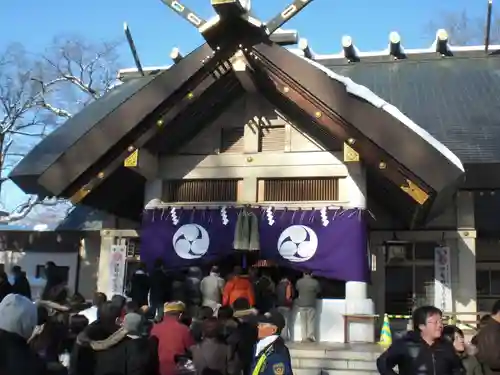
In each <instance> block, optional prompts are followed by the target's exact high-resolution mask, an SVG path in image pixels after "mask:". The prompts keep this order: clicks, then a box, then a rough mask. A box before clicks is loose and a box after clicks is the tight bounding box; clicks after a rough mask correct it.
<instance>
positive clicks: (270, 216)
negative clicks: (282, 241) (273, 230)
mask: <svg viewBox="0 0 500 375" xmlns="http://www.w3.org/2000/svg"><path fill="white" fill-rule="evenodd" d="M266 216H267V223H268V224H269V225H273V224H274V223H275V221H274V214H273V208H272V207H268V208H267V209H266Z"/></svg>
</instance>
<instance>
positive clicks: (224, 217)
mask: <svg viewBox="0 0 500 375" xmlns="http://www.w3.org/2000/svg"><path fill="white" fill-rule="evenodd" d="M220 216H221V219H222V224H223V225H227V224H228V223H229V219H228V217H227V207H226V206H223V207H222V208H221V209H220Z"/></svg>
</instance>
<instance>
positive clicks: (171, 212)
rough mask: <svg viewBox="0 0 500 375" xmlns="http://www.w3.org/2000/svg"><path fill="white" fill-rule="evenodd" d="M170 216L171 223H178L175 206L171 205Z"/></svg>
mask: <svg viewBox="0 0 500 375" xmlns="http://www.w3.org/2000/svg"><path fill="white" fill-rule="evenodd" d="M170 217H171V218H172V224H174V225H177V224H179V218H178V217H177V209H176V208H175V207H172V209H171V210H170Z"/></svg>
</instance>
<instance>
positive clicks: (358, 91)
mask: <svg viewBox="0 0 500 375" xmlns="http://www.w3.org/2000/svg"><path fill="white" fill-rule="evenodd" d="M298 56H299V57H300V58H302V59H304V60H305V61H307V62H308V63H309V64H311V65H313V66H314V67H315V68H317V69H319V70H321V71H322V72H324V73H326V75H328V76H329V77H330V78H331V79H333V80H335V81H338V82H340V83H342V84H343V85H344V86H345V87H346V90H347V92H348V93H350V94H352V95H354V96H357V97H358V98H361V99H363V100H366V101H367V102H369V103H371V104H372V105H373V106H375V107H377V108H380V109H381V110H383V111H385V112H387V113H388V114H390V115H391V116H392V117H394V118H396V119H397V120H398V121H399V122H401V123H402V124H403V125H405V126H407V127H408V128H410V129H411V130H412V131H413V132H415V133H416V134H418V135H419V136H420V137H421V138H423V139H424V140H425V141H427V143H429V144H430V145H431V146H433V147H434V148H435V149H436V150H438V151H439V152H440V153H441V154H442V155H443V156H445V157H446V158H447V159H448V160H449V161H450V162H451V163H453V164H454V165H455V166H457V167H458V168H459V169H460V170H462V171H464V167H463V165H462V162H461V161H460V159H459V158H458V157H457V156H456V155H455V154H454V153H453V152H451V150H450V149H449V148H448V147H446V146H445V145H443V144H442V143H441V142H439V141H438V140H437V139H436V138H434V137H433V136H432V135H430V134H429V133H428V132H427V131H426V130H425V129H423V128H421V127H420V126H418V125H417V124H416V123H414V122H413V121H412V120H411V119H410V118H408V117H407V116H406V115H405V114H404V113H403V112H401V111H400V110H399V109H397V108H396V107H395V106H393V105H392V104H389V103H387V102H386V101H385V100H384V99H382V98H381V97H379V96H378V95H376V94H375V93H374V92H373V91H371V90H370V89H369V88H367V87H365V86H362V85H360V84H357V83H355V82H354V81H353V80H352V79H350V78H348V77H344V76H341V75H340V74H337V73H335V72H333V71H331V70H330V69H328V68H326V67H325V66H324V65H321V64H320V63H318V62H316V61H314V60H311V59H308V58H306V57H304V56H301V55H298Z"/></svg>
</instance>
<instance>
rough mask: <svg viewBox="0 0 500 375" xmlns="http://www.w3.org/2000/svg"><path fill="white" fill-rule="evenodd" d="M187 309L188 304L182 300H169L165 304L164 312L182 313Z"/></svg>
mask: <svg viewBox="0 0 500 375" xmlns="http://www.w3.org/2000/svg"><path fill="white" fill-rule="evenodd" d="M185 310H186V305H185V304H184V302H182V301H175V302H167V303H165V304H164V305H163V312H166V313H169V312H179V313H182V312H184V311H185Z"/></svg>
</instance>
